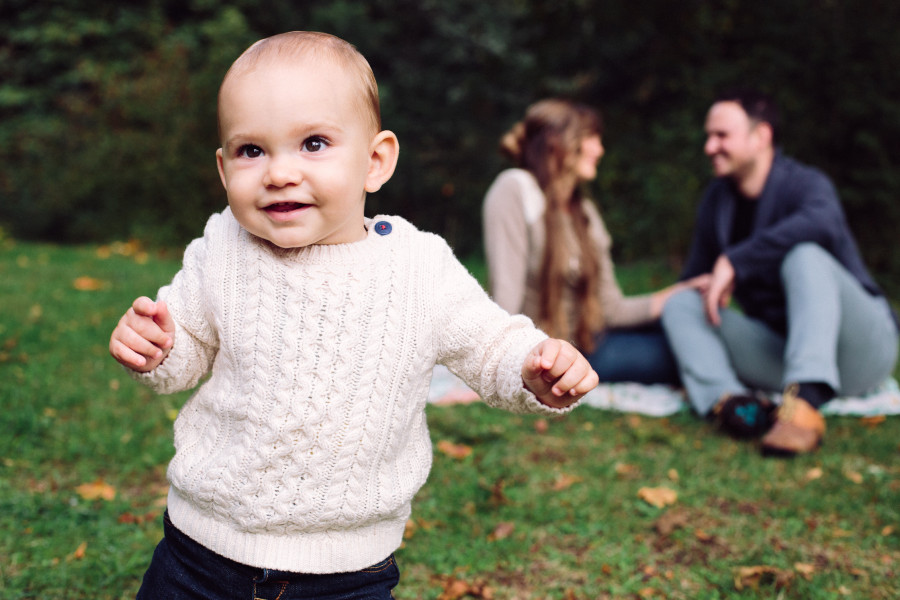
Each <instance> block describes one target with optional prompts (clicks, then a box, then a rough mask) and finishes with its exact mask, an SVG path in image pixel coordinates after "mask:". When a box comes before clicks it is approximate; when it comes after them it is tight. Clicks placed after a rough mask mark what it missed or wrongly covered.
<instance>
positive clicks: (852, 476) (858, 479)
mask: <svg viewBox="0 0 900 600" xmlns="http://www.w3.org/2000/svg"><path fill="white" fill-rule="evenodd" d="M844 477H846V478H847V479H849V480H850V481H852V482H853V483H855V484H857V485H859V484H860V483H862V482H863V476H862V475H861V474H859V473H857V472H856V471H845V472H844Z"/></svg>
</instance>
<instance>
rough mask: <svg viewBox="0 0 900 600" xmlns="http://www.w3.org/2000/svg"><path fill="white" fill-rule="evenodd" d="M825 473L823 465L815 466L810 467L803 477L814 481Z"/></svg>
mask: <svg viewBox="0 0 900 600" xmlns="http://www.w3.org/2000/svg"><path fill="white" fill-rule="evenodd" d="M824 474H825V472H824V471H823V470H822V467H813V468H812V469H810V470H809V471H807V472H806V475H804V477H803V478H804V479H805V480H806V481H814V480H816V479H820V478H821V477H822V475H824Z"/></svg>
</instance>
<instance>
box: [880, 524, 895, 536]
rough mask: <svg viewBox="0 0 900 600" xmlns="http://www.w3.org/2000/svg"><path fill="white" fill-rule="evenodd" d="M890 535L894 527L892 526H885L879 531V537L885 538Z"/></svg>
mask: <svg viewBox="0 0 900 600" xmlns="http://www.w3.org/2000/svg"><path fill="white" fill-rule="evenodd" d="M892 533H894V527H893V526H892V525H885V526H884V527H883V528H882V529H881V535H884V536H887V535H891V534H892Z"/></svg>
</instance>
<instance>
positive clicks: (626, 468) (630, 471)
mask: <svg viewBox="0 0 900 600" xmlns="http://www.w3.org/2000/svg"><path fill="white" fill-rule="evenodd" d="M614 468H615V471H616V475H618V476H619V477H634V476H637V475H639V474H640V469H638V468H637V467H636V466H635V465H630V464H628V463H616V466H615V467H614Z"/></svg>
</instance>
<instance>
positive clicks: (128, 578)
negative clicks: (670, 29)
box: [0, 240, 900, 600]
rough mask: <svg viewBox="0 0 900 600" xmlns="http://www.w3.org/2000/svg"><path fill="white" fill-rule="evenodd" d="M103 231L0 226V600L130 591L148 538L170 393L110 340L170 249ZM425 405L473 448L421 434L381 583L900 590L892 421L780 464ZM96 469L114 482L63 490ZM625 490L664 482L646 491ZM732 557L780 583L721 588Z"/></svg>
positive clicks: (720, 443) (667, 432) (669, 592)
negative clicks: (81, 235) (427, 469)
mask: <svg viewBox="0 0 900 600" xmlns="http://www.w3.org/2000/svg"><path fill="white" fill-rule="evenodd" d="M105 250H106V249H98V248H97V247H75V248H72V247H67V248H62V247H57V246H51V245H37V244H24V243H14V242H12V241H9V240H6V241H5V242H4V241H0V307H2V310H0V407H2V411H0V431H2V432H3V433H2V435H0V598H4V599H10V600H14V599H19V598H73V599H81V598H85V599H86V598H92V599H112V598H132V597H133V596H134V593H135V592H136V590H137V587H138V585H139V581H140V578H141V576H142V574H143V571H144V569H145V568H146V565H147V563H148V561H149V559H150V556H151V554H152V552H153V548H154V547H155V545H156V543H157V542H158V540H159V537H160V535H161V513H162V510H163V507H162V506H161V504H160V499H161V498H162V496H163V495H164V489H165V477H164V470H165V465H166V463H167V462H168V460H169V458H170V456H171V453H172V445H171V439H172V434H171V425H172V417H173V416H174V414H175V412H176V411H177V409H178V407H179V406H180V405H181V403H182V402H183V401H184V399H185V398H186V395H184V394H180V395H176V396H155V395H154V394H152V393H151V392H149V391H148V390H146V389H144V388H143V387H141V386H140V385H138V384H136V383H134V382H133V381H131V380H130V378H129V377H128V376H127V375H126V373H125V372H124V370H122V369H121V368H120V367H119V366H118V365H117V364H116V363H115V362H114V361H113V360H112V359H111V358H110V357H109V355H108V351H107V343H108V339H109V333H110V331H111V330H112V328H113V327H114V325H115V323H116V321H117V320H118V318H119V316H120V315H121V313H122V312H123V311H124V309H125V308H126V307H127V306H128V305H129V303H130V302H131V301H132V300H133V298H134V297H135V296H136V295H140V294H147V295H153V294H154V293H155V291H156V289H157V288H158V287H159V286H160V285H162V284H164V283H166V282H167V281H168V280H169V279H170V278H171V276H172V275H173V274H174V272H175V271H176V270H177V268H178V266H179V258H180V257H179V256H178V255H177V254H178V253H172V254H169V255H157V254H153V255H151V256H149V257H146V260H145V257H144V256H143V255H140V254H135V253H134V252H132V251H131V249H128V248H124V249H122V248H120V249H119V250H122V252H120V253H117V252H111V253H109V256H107V252H105ZM114 250H115V249H114ZM474 270H476V271H477V272H482V273H483V269H481V267H480V266H479V265H475V269H474ZM618 274H619V277H620V279H621V280H622V282H623V286H624V287H625V288H626V290H629V291H640V290H644V289H648V288H650V287H656V286H658V285H661V284H664V283H667V282H668V280H669V279H670V276H669V274H668V273H667V271H666V270H665V268H663V267H662V266H660V265H654V264H652V263H647V264H642V265H638V266H632V267H630V268H624V267H619V269H618ZM78 277H90V278H92V279H90V280H82V281H83V282H84V283H88V284H99V289H94V290H78V289H75V287H74V286H73V282H74V281H75V280H76V278H78ZM88 287H91V286H90V285H89V286H88ZM428 418H429V423H430V425H431V429H432V436H433V440H434V442H435V444H437V443H438V442H440V441H444V440H446V441H450V442H453V443H455V444H464V445H467V446H469V447H471V448H472V453H471V454H470V455H469V456H468V457H466V458H463V459H456V458H451V457H449V456H447V455H445V454H443V453H441V452H436V454H435V465H434V469H433V472H432V475H431V477H430V479H429V481H428V483H427V484H426V486H425V487H424V488H423V490H422V491H421V492H420V494H419V495H418V497H417V498H416V501H415V505H414V507H413V523H412V525H411V527H410V528H409V532H408V536H407V539H406V541H405V543H404V547H403V548H402V549H401V550H400V551H399V552H398V553H397V557H398V560H399V563H400V566H401V571H402V577H401V583H400V586H399V588H398V589H397V591H396V595H397V597H398V598H404V599H408V598H438V597H439V596H440V595H441V593H442V591H443V590H444V588H445V587H446V586H447V585H449V583H450V582H451V581H452V580H454V579H455V580H458V581H459V582H461V585H463V587H465V586H466V585H468V586H470V587H469V588H468V589H469V591H470V592H472V593H473V594H475V595H473V596H469V597H493V598H496V599H503V598H579V599H580V598H628V599H631V598H774V597H782V598H812V599H825V598H844V597H847V598H896V597H900V580H898V577H897V574H898V570H900V460H898V459H900V441H898V440H900V419H898V418H895V417H891V418H888V419H886V420H884V421H883V422H871V421H866V420H862V419H858V418H836V417H830V418H829V420H828V426H829V431H828V436H827V439H826V444H825V446H824V447H823V448H822V449H821V450H820V451H819V452H817V453H815V454H813V455H811V456H805V457H799V458H797V459H794V460H787V461H785V460H772V459H763V458H761V457H760V456H759V454H758V452H757V450H756V449H755V448H754V446H753V445H752V444H740V443H736V442H733V441H731V440H730V439H727V438H724V437H722V436H719V435H717V434H716V433H715V432H714V431H713V430H712V429H711V428H710V427H709V426H708V425H706V424H705V423H703V422H701V421H699V420H697V419H696V418H694V417H693V416H692V415H690V414H689V413H681V414H678V415H676V416H674V417H672V418H666V419H655V418H648V417H637V416H634V415H623V414H618V413H610V412H604V411H598V410H594V409H590V408H582V409H579V410H577V411H575V412H574V413H573V414H572V415H570V416H569V417H567V418H564V419H560V420H550V421H549V422H548V421H544V420H541V419H539V418H536V417H528V416H525V417H523V416H515V415H509V414H506V413H502V412H499V411H495V410H492V409H489V408H487V407H485V406H483V405H479V404H474V405H457V406H448V407H437V406H434V407H430V408H429V415H428ZM99 481H102V482H103V483H104V484H106V485H108V486H111V488H112V489H114V490H115V492H116V494H115V497H114V498H112V499H111V500H104V499H96V500H87V499H85V498H84V497H83V495H82V494H80V493H79V491H78V489H77V488H78V486H80V485H82V484H85V483H97V482H99ZM644 487H651V488H652V487H667V488H670V489H672V490H674V491H675V492H676V493H677V495H678V496H677V501H676V502H675V503H674V504H673V505H671V506H668V507H666V508H655V507H653V506H650V505H649V504H647V503H645V502H644V501H642V500H641V499H639V497H638V492H639V490H640V489H641V488H644ZM498 526H500V527H499V529H498ZM798 565H799V566H798ZM804 565H805V566H804ZM750 566H765V567H771V568H772V569H777V570H779V571H780V572H781V573H782V574H783V576H784V577H786V578H788V579H789V581H788V583H787V584H786V585H784V586H782V587H777V586H776V583H775V577H774V576H773V575H771V574H770V575H767V576H766V577H763V578H762V580H761V581H760V582H759V586H758V588H757V589H753V588H752V587H751V588H745V589H743V590H738V589H737V587H736V584H735V578H736V574H737V573H738V569H740V568H741V567H750ZM803 573H806V575H805V576H804V574H803ZM485 586H486V587H487V588H488V591H484V587H485ZM479 590H480V591H479ZM479 594H480V595H479Z"/></svg>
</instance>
